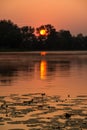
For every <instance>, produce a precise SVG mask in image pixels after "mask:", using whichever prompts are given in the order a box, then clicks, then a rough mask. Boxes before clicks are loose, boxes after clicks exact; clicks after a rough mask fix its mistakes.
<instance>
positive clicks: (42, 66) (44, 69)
mask: <svg viewBox="0 0 87 130" xmlns="http://www.w3.org/2000/svg"><path fill="white" fill-rule="evenodd" d="M46 74H47V62H46V61H45V60H42V61H41V63H40V78H41V79H42V80H44V79H46Z"/></svg>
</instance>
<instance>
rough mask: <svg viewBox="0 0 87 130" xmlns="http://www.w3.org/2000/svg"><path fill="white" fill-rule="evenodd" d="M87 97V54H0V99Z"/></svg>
mask: <svg viewBox="0 0 87 130" xmlns="http://www.w3.org/2000/svg"><path fill="white" fill-rule="evenodd" d="M39 92H45V93H47V94H48V95H61V96H66V95H68V94H70V95H71V96H75V95H85V94H87V53H83V52H79V53H78V52H73V53H72V52H68V53H66V52H61V53H48V52H47V53H46V54H44V53H40V52H36V53H33V52H31V53H0V95H9V94H25V93H39Z"/></svg>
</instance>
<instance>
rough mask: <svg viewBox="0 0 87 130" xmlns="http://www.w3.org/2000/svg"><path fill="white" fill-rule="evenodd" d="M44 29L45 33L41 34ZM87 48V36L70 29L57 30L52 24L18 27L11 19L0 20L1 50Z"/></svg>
mask: <svg viewBox="0 0 87 130" xmlns="http://www.w3.org/2000/svg"><path fill="white" fill-rule="evenodd" d="M42 29H45V30H46V34H45V35H40V31H41V30H42ZM26 50H27V51H34V50H48V51H50V50H53V51H55V50H87V36H83V34H81V33H79V34H77V36H72V34H71V33H70V31H69V30H60V31H57V30H56V29H55V27H54V26H52V25H51V24H46V25H41V26H40V27H37V28H36V29H35V28H34V27H31V26H23V27H18V26H17V25H16V24H14V23H13V22H12V21H10V20H0V51H26Z"/></svg>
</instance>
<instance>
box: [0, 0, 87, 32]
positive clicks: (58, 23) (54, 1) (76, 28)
mask: <svg viewBox="0 0 87 130" xmlns="http://www.w3.org/2000/svg"><path fill="white" fill-rule="evenodd" d="M0 19H11V20H12V21H13V22H14V23H16V24H17V25H18V26H23V25H31V26H34V27H38V26H40V25H42V24H52V25H53V26H54V27H55V28H56V29H57V30H60V29H67V30H70V31H71V33H72V34H78V33H80V32H81V33H83V34H84V35H87V0H0Z"/></svg>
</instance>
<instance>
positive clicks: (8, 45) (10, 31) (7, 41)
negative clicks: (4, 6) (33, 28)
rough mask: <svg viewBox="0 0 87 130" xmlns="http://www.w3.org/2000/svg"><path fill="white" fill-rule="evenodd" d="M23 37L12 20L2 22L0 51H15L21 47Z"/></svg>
mask: <svg viewBox="0 0 87 130" xmlns="http://www.w3.org/2000/svg"><path fill="white" fill-rule="evenodd" d="M21 41H22V37H21V34H20V29H19V28H18V26H17V25H15V24H14V23H12V22H11V21H10V20H1V21H0V49H15V48H19V47H20V43H21Z"/></svg>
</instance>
